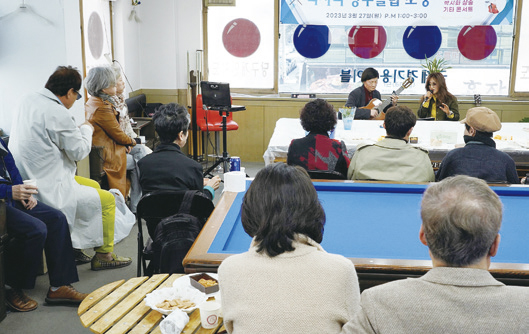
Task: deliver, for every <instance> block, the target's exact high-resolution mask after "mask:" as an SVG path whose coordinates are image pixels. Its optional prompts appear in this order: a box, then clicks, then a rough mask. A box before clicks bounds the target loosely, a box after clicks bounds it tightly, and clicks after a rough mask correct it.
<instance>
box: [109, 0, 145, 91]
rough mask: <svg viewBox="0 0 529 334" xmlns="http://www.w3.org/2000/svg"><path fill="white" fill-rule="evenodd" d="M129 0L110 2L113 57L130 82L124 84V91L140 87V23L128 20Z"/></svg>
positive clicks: (139, 7)
mask: <svg viewBox="0 0 529 334" xmlns="http://www.w3.org/2000/svg"><path fill="white" fill-rule="evenodd" d="M142 6H143V5H140V6H137V8H136V11H137V13H138V16H140V17H141V8H142ZM132 7H133V6H132V4H131V2H130V1H114V2H112V23H113V32H114V37H113V41H114V59H116V60H117V61H118V62H119V63H120V64H121V66H123V69H124V71H125V75H126V77H127V79H128V81H129V83H130V86H129V84H126V91H127V92H130V91H131V86H132V91H135V90H138V89H140V88H142V87H141V71H140V69H141V57H140V50H141V47H140V45H141V44H140V28H141V26H142V24H141V23H138V22H136V21H134V20H131V21H129V19H128V18H129V15H130V12H131V11H132Z"/></svg>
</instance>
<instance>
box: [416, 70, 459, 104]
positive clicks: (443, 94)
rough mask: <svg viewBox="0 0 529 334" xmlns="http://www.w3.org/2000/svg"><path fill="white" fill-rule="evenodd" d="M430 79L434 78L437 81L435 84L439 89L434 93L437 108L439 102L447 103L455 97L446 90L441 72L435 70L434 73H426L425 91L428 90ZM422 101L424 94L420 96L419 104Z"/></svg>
mask: <svg viewBox="0 0 529 334" xmlns="http://www.w3.org/2000/svg"><path fill="white" fill-rule="evenodd" d="M430 79H434V80H435V81H436V82H437V86H438V87H439V91H438V92H437V94H435V96H436V98H437V101H436V106H437V108H439V106H440V105H441V103H446V104H448V103H447V102H448V101H449V100H454V99H455V97H454V95H452V94H450V93H449V92H448V88H447V87H446V81H445V77H444V75H443V73H441V72H435V73H430V74H429V75H428V78H426V85H425V86H424V87H425V88H426V91H428V90H430V87H429V84H430ZM423 102H424V96H423V97H422V98H421V104H422V103H423Z"/></svg>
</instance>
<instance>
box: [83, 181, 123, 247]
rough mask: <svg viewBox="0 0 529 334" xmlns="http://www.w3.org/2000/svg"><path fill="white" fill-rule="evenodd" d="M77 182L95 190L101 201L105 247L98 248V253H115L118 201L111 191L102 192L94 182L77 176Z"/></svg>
mask: <svg viewBox="0 0 529 334" xmlns="http://www.w3.org/2000/svg"><path fill="white" fill-rule="evenodd" d="M75 181H77V183H79V184H80V185H82V186H87V187H91V188H95V189H96V190H97V193H98V194H99V200H100V201H101V211H102V216H103V246H101V247H96V248H94V250H95V251H96V252H97V253H111V252H113V251H114V218H115V213H116V200H115V199H114V195H112V193H110V192H109V191H106V190H102V189H101V187H100V186H99V183H97V182H96V181H94V180H91V179H88V178H86V177H82V176H75Z"/></svg>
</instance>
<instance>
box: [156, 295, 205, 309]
mask: <svg viewBox="0 0 529 334" xmlns="http://www.w3.org/2000/svg"><path fill="white" fill-rule="evenodd" d="M195 306H196V305H195V303H193V302H191V301H190V300H189V299H180V298H176V299H171V300H167V299H166V300H164V301H163V302H161V303H158V304H156V307H158V308H161V309H164V310H174V309H177V308H179V309H181V310H185V309H188V308H190V307H195Z"/></svg>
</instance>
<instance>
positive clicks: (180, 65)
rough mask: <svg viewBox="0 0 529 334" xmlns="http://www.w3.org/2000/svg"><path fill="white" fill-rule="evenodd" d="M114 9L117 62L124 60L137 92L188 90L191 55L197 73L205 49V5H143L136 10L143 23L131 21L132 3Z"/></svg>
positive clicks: (162, 0)
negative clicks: (198, 55) (200, 52)
mask: <svg viewBox="0 0 529 334" xmlns="http://www.w3.org/2000/svg"><path fill="white" fill-rule="evenodd" d="M113 6H114V12H115V15H114V17H113V20H114V52H115V58H116V59H118V60H120V62H121V59H123V60H124V62H125V64H126V65H124V67H125V70H126V74H127V76H128V77H129V80H130V81H131V84H132V86H133V89H134V90H136V89H139V88H145V89H185V88H186V87H187V51H190V68H191V69H194V68H195V50H197V49H202V1H200V0H156V1H143V2H142V4H141V5H139V6H137V8H136V11H137V13H138V16H139V17H140V18H141V22H140V23H137V22H135V21H129V20H128V16H129V14H130V12H131V10H132V6H131V5H130V2H128V1H125V2H124V1H120V0H118V1H116V2H113ZM118 15H120V16H121V18H117V17H116V16H118ZM119 20H121V21H119ZM120 39H122V42H123V43H122V44H120V43H121V41H119V40H120ZM135 56H137V57H138V58H137V59H134V57H135ZM120 58H121V59H120Z"/></svg>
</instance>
